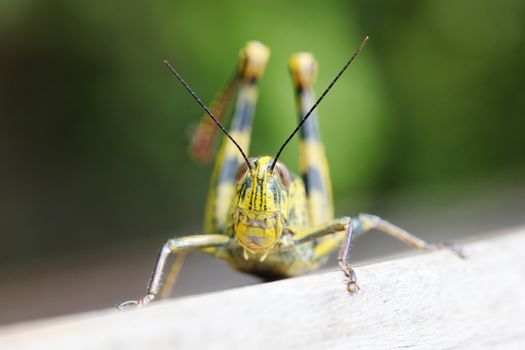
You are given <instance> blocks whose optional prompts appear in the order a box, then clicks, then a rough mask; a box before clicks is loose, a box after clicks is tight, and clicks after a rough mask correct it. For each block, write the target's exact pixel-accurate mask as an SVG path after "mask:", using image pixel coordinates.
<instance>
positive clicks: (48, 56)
mask: <svg viewBox="0 0 525 350" xmlns="http://www.w3.org/2000/svg"><path fill="white" fill-rule="evenodd" d="M523 18H525V3H524V2H523V1H519V0H504V1H499V2H493V1H479V2H472V1H466V0H459V1H455V2H444V1H438V0H424V1H390V2H384V1H351V2H350V1H342V0H340V1H330V2H319V1H309V0H303V1H255V2H245V1H238V0H226V1H187V2H184V1H165V0H162V1H161V0H154V1H147V2H146V1H120V0H116V1H111V2H98V1H85V0H79V1H66V0H46V1H37V0H16V1H9V0H2V1H0V160H1V161H0V208H1V210H0V238H1V241H2V243H1V244H0V267H1V266H11V264H15V263H17V262H19V261H23V260H26V261H27V260H31V261H39V260H38V259H39V258H40V257H45V256H53V255H55V254H63V253H65V252H66V253H67V252H73V253H74V252H76V251H81V250H83V251H86V250H87V251H91V252H92V251H96V250H97V249H100V247H106V249H108V250H112V249H114V250H117V249H118V250H120V253H121V254H125V253H126V252H125V249H123V247H125V246H126V244H132V243H133V242H135V243H137V242H138V243H140V242H145V243H144V247H147V249H148V250H147V252H148V253H150V254H151V255H150V260H152V259H153V258H154V253H153V252H154V250H155V249H157V247H160V245H161V243H162V242H163V240H164V239H166V238H167V237H169V236H171V235H178V234H188V233H196V232H199V230H200V228H201V221H202V212H203V208H204V201H205V196H206V191H207V186H208V176H209V174H210V171H211V167H210V166H200V165H196V164H193V163H192V162H191V161H190V159H189V157H188V156H187V143H188V141H187V140H188V137H187V135H188V130H189V127H190V126H191V125H192V124H194V123H196V122H197V121H198V120H199V118H200V116H201V110H200V109H199V107H198V106H197V105H196V104H195V102H194V101H193V100H192V99H191V97H190V96H189V95H188V94H187V93H186V92H185V91H184V90H183V89H182V88H181V87H180V86H179V84H178V82H177V81H176V80H174V78H173V77H172V76H171V75H170V74H169V73H168V72H167V70H166V68H165V67H164V66H163V64H162V61H163V60H164V59H165V58H167V59H169V60H170V61H171V62H172V63H173V64H174V66H176V67H177V69H178V70H179V71H180V72H181V73H182V74H183V76H184V77H185V78H186V80H187V81H189V82H190V83H191V85H192V86H193V87H194V89H195V90H196V91H197V93H198V94H199V95H200V96H201V97H202V98H203V99H204V100H207V101H209V100H210V99H211V98H212V97H213V95H214V93H215V92H216V91H217V89H219V88H220V87H221V86H222V85H223V83H224V82H225V81H226V79H227V78H228V76H229V74H230V72H231V71H232V70H233V68H234V66H235V64H236V61H237V57H238V51H239V49H240V48H241V47H242V46H243V45H244V43H245V42H246V41H248V40H252V39H257V40H260V41H262V42H263V43H265V44H266V45H268V46H269V47H270V48H271V49H272V54H271V58H270V62H269V65H268V67H267V71H266V74H265V76H264V78H263V79H262V81H261V84H260V100H259V101H260V102H259V105H258V108H257V113H256V117H255V124H254V135H253V139H252V140H253V143H252V147H251V153H252V154H255V155H262V154H270V155H273V154H274V153H275V152H276V150H277V148H278V147H279V145H280V143H281V142H282V141H283V140H284V138H285V137H286V136H287V135H288V134H289V132H290V131H291V130H292V129H293V127H294V126H295V124H296V112H295V107H294V98H293V90H292V86H291V82H290V78H289V76H288V72H287V58H288V56H289V55H290V54H291V53H293V52H296V51H311V52H313V53H314V54H315V55H316V57H317V60H318V61H319V66H320V72H319V78H318V84H317V90H318V91H320V90H321V89H324V87H325V86H326V85H327V84H328V83H329V82H330V81H331V79H332V78H333V77H334V75H335V74H336V73H337V71H338V70H339V69H340V67H341V66H342V65H343V64H344V62H345V61H346V60H347V58H348V57H349V56H350V54H351V53H352V52H353V51H354V50H355V48H356V47H357V46H358V44H359V42H360V41H361V40H362V38H363V37H364V36H365V35H369V36H370V41H369V43H368V45H367V46H366V48H365V50H364V51H363V53H362V55H361V56H360V57H359V58H358V59H357V60H356V61H355V63H354V64H353V66H352V67H351V68H350V70H349V71H348V72H347V73H346V74H345V75H344V76H343V78H342V79H341V80H340V82H339V83H338V84H337V85H336V87H335V89H334V90H333V92H331V94H330V95H329V96H328V97H327V98H326V99H325V101H324V102H323V103H322V105H321V106H320V107H319V115H320V124H321V129H322V133H323V138H324V142H325V144H326V149H327V152H328V158H329V162H330V166H331V173H332V176H333V185H334V194H335V200H336V207H337V213H338V214H351V215H353V214H355V213H357V212H359V211H371V212H375V213H379V214H384V213H386V214H389V213H390V212H389V211H388V206H387V205H386V204H385V203H402V204H403V205H405V204H406V205H407V207H409V208H410V206H411V205H415V206H420V205H422V203H431V204H432V203H434V204H435V203H442V204H443V205H444V206H447V205H448V204H449V203H455V202H457V201H461V199H462V198H464V197H465V196H466V197H468V196H472V194H473V193H474V194H476V193H480V192H482V193H498V192H499V191H500V190H499V189H500V188H502V187H504V188H511V189H514V188H521V186H522V185H523V184H525V181H523V176H524V175H525V119H524V112H525V77H524V74H525V65H524V64H523V63H524V58H525V28H524V26H523ZM296 142H297V140H295V142H293V144H292V145H291V146H289V147H288V149H287V150H286V151H285V153H284V156H283V160H284V161H285V163H287V164H289V167H290V168H292V169H293V170H296V169H297V167H298V159H297V158H298V148H297V143H296ZM512 192H513V190H511V191H510V193H512ZM434 204H432V205H434ZM396 205H397V204H394V206H396ZM518 212H521V208H520V210H519V211H518ZM494 215H495V216H497V214H494ZM469 220H470V219H469ZM474 220H475V218H474ZM141 244H142V243H141ZM107 247H110V248H107ZM145 250H146V249H145ZM149 268H150V266H147V269H149ZM6 269H7V268H6ZM26 278H27V277H26ZM145 278H146V276H139V279H140V280H142V279H145ZM140 287H142V285H141V286H140Z"/></svg>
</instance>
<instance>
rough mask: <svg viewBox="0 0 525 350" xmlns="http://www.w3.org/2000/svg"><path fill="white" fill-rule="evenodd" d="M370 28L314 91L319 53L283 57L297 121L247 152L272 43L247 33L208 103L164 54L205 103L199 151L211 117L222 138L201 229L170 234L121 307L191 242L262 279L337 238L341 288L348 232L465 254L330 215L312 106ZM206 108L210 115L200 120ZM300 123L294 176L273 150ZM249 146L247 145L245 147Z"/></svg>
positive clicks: (364, 218)
mask: <svg viewBox="0 0 525 350" xmlns="http://www.w3.org/2000/svg"><path fill="white" fill-rule="evenodd" d="M367 40H368V37H366V38H365V39H364V40H363V42H362V43H361V45H360V46H359V48H358V49H357V50H356V51H355V52H354V54H353V55H352V56H351V57H350V59H349V60H348V62H346V64H345V65H344V67H343V68H342V69H341V70H340V71H339V73H338V74H337V76H336V77H335V79H334V80H333V81H332V82H331V83H330V85H329V86H328V88H326V90H325V91H324V92H323V93H322V94H321V96H320V97H319V98H318V99H317V100H315V98H314V91H313V85H314V82H315V79H316V75H317V62H316V61H315V59H314V57H313V55H312V54H310V53H297V54H295V55H292V56H291V58H290V60H289V69H290V72H291V76H292V79H293V83H294V87H295V92H296V100H297V107H298V115H299V123H298V125H297V127H296V128H295V130H294V131H293V132H292V133H291V134H290V136H289V137H288V138H287V139H286V141H285V142H284V143H283V144H282V146H281V147H280V149H279V150H278V152H277V153H276V156H275V157H270V156H262V157H253V158H248V156H247V155H246V152H247V150H248V147H249V144H250V133H251V127H252V121H253V115H254V110H255V105H256V102H257V96H258V93H257V81H258V80H259V78H260V77H261V76H262V74H263V72H264V69H265V66H266V63H267V61H268V58H269V49H268V48H267V47H266V46H264V45H263V44H261V43H259V42H249V43H247V44H246V46H245V47H244V48H243V49H242V50H241V54H240V63H239V65H238V69H237V71H236V73H235V74H234V78H232V80H231V81H230V82H229V83H228V84H227V85H226V87H225V88H224V89H223V91H222V92H220V93H219V94H218V95H217V97H216V99H215V102H214V103H213V104H212V107H211V108H210V109H208V107H207V106H206V105H205V104H204V103H203V102H202V101H201V100H200V98H199V97H198V96H197V95H196V94H195V92H194V91H193V90H192V89H191V88H190V86H189V85H188V84H187V83H186V82H185V81H184V80H183V79H182V77H181V76H180V74H179V73H178V72H177V71H176V70H175V69H174V68H173V67H172V66H171V65H170V64H169V63H168V62H167V61H165V63H166V64H167V66H168V68H169V69H170V71H171V72H172V73H173V74H174V75H175V76H176V77H177V79H178V80H179V81H180V82H181V84H182V85H183V86H184V87H185V88H186V90H188V92H189V93H190V94H191V95H192V96H193V98H194V99H195V100H196V101H197V102H198V103H199V104H200V105H201V107H202V108H203V109H204V111H205V112H206V113H205V118H206V119H204V120H203V121H201V124H200V125H199V127H198V128H197V133H196V135H195V136H194V138H193V144H192V153H193V154H194V156H195V157H196V158H199V159H201V160H206V159H208V158H209V154H210V148H211V147H212V146H211V145H212V142H211V140H212V138H213V133H214V131H213V130H214V129H215V130H216V129H217V128H216V127H215V126H214V125H213V123H216V124H217V125H218V126H219V128H220V129H221V130H222V131H223V132H224V135H225V136H224V138H223V141H222V144H221V147H220V149H219V153H218V155H217V157H216V160H215V166H214V170H213V174H212V177H211V184H210V187H209V193H208V199H207V204H206V212H205V224H204V233H203V234H197V235H189V236H183V237H179V238H173V239H170V240H168V241H167V242H166V243H165V244H164V245H163V246H162V248H161V250H160V253H159V256H158V259H157V262H156V265H155V268H154V270H153V274H152V276H151V279H150V281H149V284H148V289H147V293H146V295H145V296H143V297H141V298H139V299H138V300H132V301H126V302H123V303H121V304H119V305H118V307H119V308H124V307H128V306H143V305H145V304H148V303H150V302H151V301H152V300H154V299H155V298H156V297H157V296H158V295H159V294H161V296H162V295H166V294H169V293H168V292H166V291H169V290H170V288H171V286H172V285H173V283H174V281H175V279H176V276H177V274H178V271H179V270H180V268H181V264H182V259H183V258H184V256H185V253H186V252H188V251H200V252H204V253H206V254H211V255H213V256H214V257H216V258H219V259H223V260H226V261H227V262H228V263H229V264H230V265H231V266H232V267H233V268H235V269H237V270H240V271H242V272H246V273H250V274H254V275H257V276H260V277H262V278H265V279H277V278H285V277H291V276H296V275H299V274H302V273H305V272H308V271H312V270H315V269H317V268H319V267H320V266H321V265H323V264H325V263H326V262H327V260H328V257H329V255H330V254H331V253H332V252H333V251H334V250H335V249H337V248H338V247H339V246H340V251H339V257H338V260H339V266H340V268H341V270H342V271H343V273H344V275H345V276H346V278H347V279H348V283H347V290H348V291H349V292H350V293H355V292H357V291H358V289H359V287H358V285H357V282H356V274H355V272H354V270H353V268H352V266H351V264H350V247H351V243H352V239H354V238H356V237H358V236H360V235H362V234H364V233H366V232H369V231H370V230H372V229H376V230H378V231H381V232H384V233H386V234H388V235H391V236H393V237H395V238H397V239H399V240H401V241H403V242H404V243H406V244H408V245H410V246H412V247H414V248H417V249H424V250H437V249H443V248H447V249H450V250H452V251H453V252H454V253H456V254H457V255H459V256H460V257H463V254H462V251H461V249H460V247H459V246H457V245H455V244H451V243H428V242H426V241H424V240H422V239H419V238H417V237H416V236H414V235H412V234H410V233H408V232H407V231H405V230H404V229H402V228H400V227H397V226H395V225H393V224H391V223H389V222H387V221H385V220H383V219H381V218H380V217H377V216H374V215H369V214H360V215H358V216H356V217H348V216H345V217H341V218H334V209H333V204H332V189H331V183H330V176H329V170H328V162H327V159H326V155H325V150H324V147H323V143H322V142H321V136H320V133H319V128H318V123H317V115H316V112H315V109H316V107H317V106H318V105H319V103H320V102H321V100H322V99H323V98H324V97H325V96H326V94H327V93H328V92H329V91H330V89H331V88H332V87H333V85H334V84H335V83H336V82H337V80H338V79H339V78H340V77H341V75H342V74H343V72H344V71H345V70H346V69H347V68H348V66H349V65H350V63H352V61H353V60H354V59H355V58H356V56H357V55H358V53H359V52H360V51H361V50H362V48H363V46H364V45H365V43H366V41H367ZM235 92H236V93H237V99H236V105H235V108H234V111H233V115H232V120H231V127H230V130H229V132H228V131H227V130H226V129H225V128H224V126H223V125H222V123H221V122H220V120H219V119H218V118H220V119H222V117H223V114H224V110H225V109H226V105H227V104H228V100H231V99H232V97H233V95H234V94H235ZM208 117H210V118H211V119H207V118H208ZM297 132H300V171H301V176H297V175H295V174H293V173H292V172H290V171H289V170H288V169H287V167H286V166H285V165H284V164H283V163H282V162H280V161H279V156H280V155H281V153H282V151H283V150H284V149H285V147H286V145H287V144H288V142H289V141H290V140H291V139H292V138H293V137H294V135H295V134H296V133H297ZM245 151H246V152H245ZM170 254H177V257H176V259H175V261H174V264H173V266H172V269H171V272H170V273H169V274H168V275H167V278H166V283H165V285H164V287H161V286H162V280H163V271H164V268H165V265H166V261H167V259H168V257H169V256H170Z"/></svg>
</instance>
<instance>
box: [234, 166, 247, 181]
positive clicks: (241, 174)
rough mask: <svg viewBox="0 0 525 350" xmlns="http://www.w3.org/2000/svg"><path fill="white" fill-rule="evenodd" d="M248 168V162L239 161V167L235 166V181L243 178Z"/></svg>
mask: <svg viewBox="0 0 525 350" xmlns="http://www.w3.org/2000/svg"><path fill="white" fill-rule="evenodd" d="M248 170H249V169H248V164H246V163H241V165H239V168H237V173H236V174H235V181H236V182H240V181H241V180H242V179H243V178H244V176H245V175H246V173H247V172H248Z"/></svg>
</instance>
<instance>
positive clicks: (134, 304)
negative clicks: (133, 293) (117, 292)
mask: <svg viewBox="0 0 525 350" xmlns="http://www.w3.org/2000/svg"><path fill="white" fill-rule="evenodd" d="M154 298H155V296H154V295H153V294H147V295H146V296H144V297H142V298H140V299H138V300H128V301H124V302H122V303H119V304H117V310H125V309H130V308H139V307H142V306H144V305H147V304H149V303H150V302H151V301H152V300H153V299H154Z"/></svg>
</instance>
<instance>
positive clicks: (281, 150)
mask: <svg viewBox="0 0 525 350" xmlns="http://www.w3.org/2000/svg"><path fill="white" fill-rule="evenodd" d="M367 41H368V36H366V37H365V38H364V39H363V41H362V42H361V45H359V47H358V48H357V50H356V51H355V52H354V54H353V55H352V57H350V59H349V60H348V62H346V64H345V65H344V67H343V68H342V69H341V70H340V71H339V73H338V74H337V76H336V77H335V78H334V80H332V82H331V83H330V85H328V87H327V88H326V90H325V91H324V92H323V93H322V95H321V97H319V99H318V100H317V101H316V102H315V103H314V105H313V106H312V108H310V110H309V111H308V112H307V113H306V114H305V115H304V117H303V119H301V121H300V122H299V125H297V127H296V128H295V130H294V131H293V132H292V133H291V134H290V136H288V138H287V139H286V141H284V143H283V145H282V146H281V148H279V151H278V152H277V155H276V156H275V158H274V159H273V163H272V166H271V168H270V170H271V171H273V169H274V168H275V164H277V160H278V159H279V156H280V155H281V153H282V152H283V150H284V148H285V147H286V145H287V144H288V142H290V140H291V139H292V138H293V137H294V136H295V134H297V132H298V131H299V129H300V128H301V126H302V125H303V124H304V122H305V121H306V119H308V117H309V116H310V115H311V114H312V112H313V111H314V110H315V109H316V108H317V106H318V105H319V103H321V101H322V100H323V98H324V97H325V96H326V94H328V91H330V89H331V88H332V87H333V86H334V84H335V82H336V81H337V80H339V78H340V77H341V75H343V73H344V72H345V70H346V69H347V68H348V66H349V65H350V63H352V61H353V60H354V59H355V58H356V56H357V55H358V54H359V53H360V52H361V50H362V49H363V47H364V46H365V44H366V42H367Z"/></svg>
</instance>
